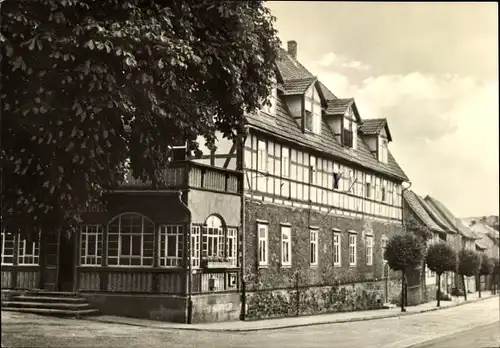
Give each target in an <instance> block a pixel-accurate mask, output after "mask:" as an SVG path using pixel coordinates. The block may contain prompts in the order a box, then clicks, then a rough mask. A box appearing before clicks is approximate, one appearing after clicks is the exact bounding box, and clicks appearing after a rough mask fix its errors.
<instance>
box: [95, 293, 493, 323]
mask: <svg viewBox="0 0 500 348" xmlns="http://www.w3.org/2000/svg"><path fill="white" fill-rule="evenodd" d="M498 296H499V295H492V296H489V297H485V298H477V299H474V300H469V301H466V302H460V303H454V304H452V305H448V306H445V307H433V308H429V309H423V310H420V311H417V312H397V313H390V314H381V315H377V316H373V317H364V318H363V317H360V318H350V319H333V320H329V321H322V322H315V323H303V324H290V325H281V326H274V327H261V328H249V329H218V328H213V329H205V328H198V327H175V326H172V327H156V326H150V325H146V324H133V323H120V322H115V321H109V320H101V319H99V318H85V320H89V321H95V322H100V323H107V324H121V325H128V326H135V327H146V328H149V329H163V330H185V331H201V332H255V331H272V330H282V329H292V328H297V327H308V326H318V325H328V324H342V323H353V322H361V321H370V320H378V319H388V318H396V317H405V316H409V315H415V314H421V313H427V312H434V311H438V310H444V309H449V308H455V307H459V306H463V305H466V304H471V303H476V302H480V301H485V300H488V299H491V298H494V297H498ZM186 325H187V324H186Z"/></svg>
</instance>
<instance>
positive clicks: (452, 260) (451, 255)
mask: <svg viewBox="0 0 500 348" xmlns="http://www.w3.org/2000/svg"><path fill="white" fill-rule="evenodd" d="M425 263H426V264H427V267H429V269H430V270H431V271H433V272H436V274H437V284H438V288H437V292H436V298H437V306H438V307H439V306H440V305H441V301H440V300H441V275H442V274H443V273H444V272H449V271H455V269H456V266H457V253H456V252H455V250H453V248H452V247H451V246H450V245H448V244H446V243H437V244H433V245H431V246H429V248H428V249H427V255H426V257H425Z"/></svg>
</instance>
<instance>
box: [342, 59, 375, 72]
mask: <svg viewBox="0 0 500 348" xmlns="http://www.w3.org/2000/svg"><path fill="white" fill-rule="evenodd" d="M342 66H343V67H345V68H352V69H356V70H360V71H366V70H370V69H371V68H372V67H371V66H370V65H368V64H363V63H361V62H360V61H359V60H351V61H348V62H345V63H342Z"/></svg>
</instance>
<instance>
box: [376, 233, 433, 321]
mask: <svg viewBox="0 0 500 348" xmlns="http://www.w3.org/2000/svg"><path fill="white" fill-rule="evenodd" d="M424 253H425V245H424V244H423V243H422V242H421V241H420V240H419V239H418V238H417V237H416V236H415V235H413V234H397V235H395V236H393V237H392V238H391V239H389V240H388V242H387V246H386V248H385V251H384V258H385V259H386V260H387V264H388V265H389V267H390V268H391V269H392V270H394V271H401V275H402V278H401V312H405V311H406V309H405V308H404V306H405V291H404V289H405V281H406V274H407V272H408V271H410V270H414V269H416V268H417V267H419V266H420V265H421V264H422V260H423V259H424Z"/></svg>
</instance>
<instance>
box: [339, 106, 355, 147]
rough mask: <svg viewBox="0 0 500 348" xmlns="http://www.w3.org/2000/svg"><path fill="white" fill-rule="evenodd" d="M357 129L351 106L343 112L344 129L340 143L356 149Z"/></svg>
mask: <svg viewBox="0 0 500 348" xmlns="http://www.w3.org/2000/svg"><path fill="white" fill-rule="evenodd" d="M357 134H358V130H357V124H356V119H355V116H354V113H353V111H352V108H351V107H349V108H347V110H346V112H345V114H344V129H343V132H342V145H344V146H345V147H348V148H352V149H356V145H357V142H358V137H357Z"/></svg>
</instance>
